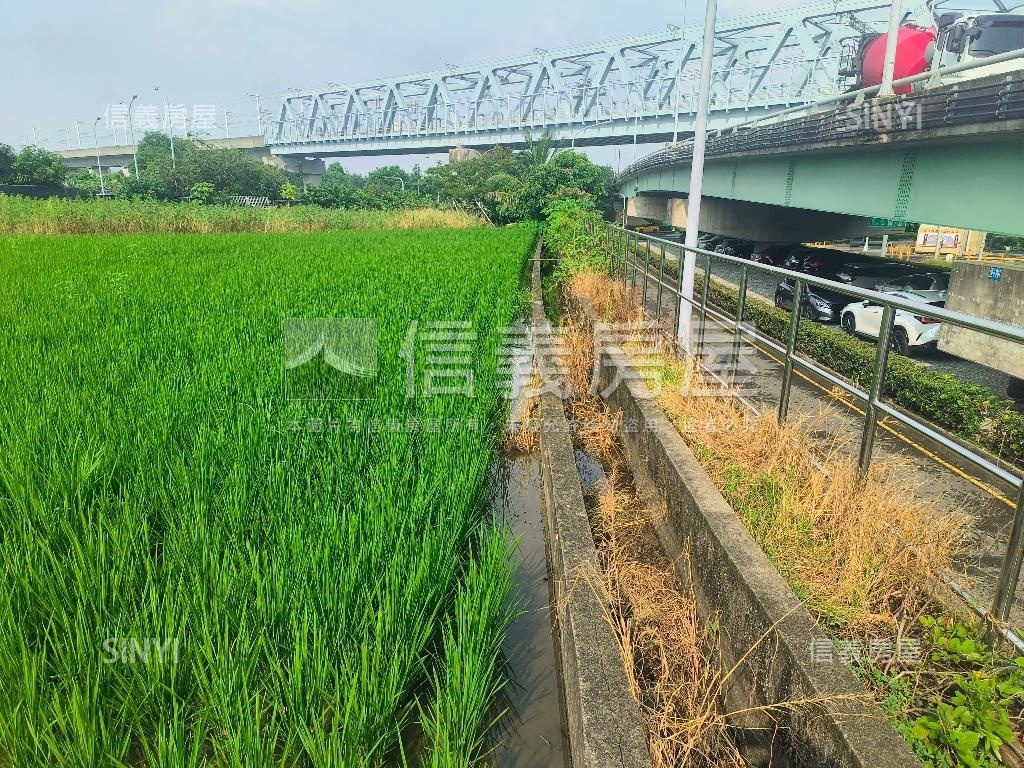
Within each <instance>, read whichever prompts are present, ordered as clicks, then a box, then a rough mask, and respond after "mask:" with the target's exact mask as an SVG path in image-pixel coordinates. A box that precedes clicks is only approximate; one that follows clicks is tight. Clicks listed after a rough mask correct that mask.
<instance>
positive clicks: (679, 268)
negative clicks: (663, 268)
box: [672, 246, 685, 339]
mask: <svg viewBox="0 0 1024 768" xmlns="http://www.w3.org/2000/svg"><path fill="white" fill-rule="evenodd" d="M684 247H685V246H683V247H680V249H679V253H678V254H676V290H675V294H676V300H675V302H674V303H675V305H676V314H675V320H674V321H673V323H672V338H674V339H677V338H679V315H680V313H681V312H682V309H683V298H682V297H683V248H684Z"/></svg>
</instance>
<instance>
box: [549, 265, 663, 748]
mask: <svg viewBox="0 0 1024 768" xmlns="http://www.w3.org/2000/svg"><path fill="white" fill-rule="evenodd" d="M539 256H540V246H538V249H537V253H536V254H535V257H534V267H533V316H532V324H533V328H534V331H535V333H536V332H537V330H538V329H542V328H544V327H546V326H547V323H548V320H547V317H546V316H545V313H544V303H543V299H542V297H541V290H540V260H539ZM537 364H538V366H540V367H541V370H544V369H546V368H547V366H548V365H550V364H551V361H550V360H548V359H545V358H543V357H539V358H538V360H537ZM538 417H539V420H540V424H541V429H540V455H541V483H542V487H543V491H544V522H545V529H546V533H547V542H548V546H547V551H548V573H549V574H550V576H551V580H552V583H553V586H554V590H553V591H554V595H555V615H556V619H557V622H558V635H559V657H560V662H561V668H562V684H563V693H564V695H565V708H566V720H567V722H568V725H569V750H570V754H571V758H572V765H573V768H650V766H651V757H650V752H649V750H648V747H647V737H646V732H645V730H644V726H643V723H642V720H641V718H640V712H639V709H638V707H637V704H636V702H635V701H634V699H633V696H632V694H631V693H630V689H629V681H628V679H627V677H626V671H625V669H624V668H623V661H622V656H621V653H620V650H619V644H618V641H617V640H616V638H615V636H614V635H613V634H612V629H611V626H610V625H609V624H608V622H607V620H606V618H605V617H606V613H607V610H608V608H607V606H606V605H605V604H604V602H603V600H601V599H599V598H598V593H597V590H596V584H597V581H596V580H597V579H598V574H599V573H600V565H599V562H598V559H597V550H596V548H595V546H594V541H593V537H592V534H591V530H590V520H589V518H588V516H587V510H586V507H585V506H584V502H583V490H582V488H581V486H580V477H579V472H578V470H577V468H576V459H575V454H574V452H573V446H572V440H571V435H570V433H569V425H568V422H567V420H566V418H565V408H564V404H563V402H562V400H561V398H560V397H559V396H558V395H557V394H553V393H547V394H543V395H542V396H541V397H540V399H539V403H538Z"/></svg>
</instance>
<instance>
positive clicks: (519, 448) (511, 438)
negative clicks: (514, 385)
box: [503, 371, 540, 456]
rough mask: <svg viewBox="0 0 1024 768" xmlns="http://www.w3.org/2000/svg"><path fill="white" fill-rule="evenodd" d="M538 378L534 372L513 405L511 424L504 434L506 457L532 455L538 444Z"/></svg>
mask: <svg viewBox="0 0 1024 768" xmlns="http://www.w3.org/2000/svg"><path fill="white" fill-rule="evenodd" d="M539 386H540V376H538V375H537V372H536V371H534V372H533V375H532V377H531V380H530V386H529V387H528V388H527V389H526V391H525V392H523V394H522V396H521V397H520V398H519V399H518V400H517V401H516V402H515V403H513V406H512V415H511V424H510V425H509V430H508V432H506V433H505V443H504V446H503V448H504V453H505V454H507V455H511V456H514V455H525V454H529V453H533V452H534V451H535V450H536V449H537V446H538V445H539V443H540V432H539V429H538V427H539V425H538V423H537V406H538V399H537V392H538V387H539Z"/></svg>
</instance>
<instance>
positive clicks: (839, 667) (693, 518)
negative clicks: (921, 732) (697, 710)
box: [600, 350, 919, 768]
mask: <svg viewBox="0 0 1024 768" xmlns="http://www.w3.org/2000/svg"><path fill="white" fill-rule="evenodd" d="M600 376H601V385H602V388H603V389H604V391H605V399H606V402H607V403H608V405H609V406H610V407H612V408H613V409H614V410H617V411H620V412H622V414H623V419H622V424H623V428H622V429H621V432H620V437H621V439H622V441H623V444H624V445H625V448H626V451H627V454H628V457H629V461H630V464H631V466H632V469H633V471H634V473H635V476H636V481H637V483H638V485H639V486H640V487H641V488H643V490H644V491H645V492H646V493H647V494H648V495H649V497H650V498H651V499H652V502H653V503H654V504H656V505H657V504H661V505H664V508H665V509H666V510H667V516H666V519H665V521H664V522H663V523H662V524H661V525H660V526H659V530H658V535H659V537H660V538H661V543H662V546H663V547H664V549H665V551H666V553H667V554H668V555H669V557H670V558H674V559H675V562H676V563H677V571H678V575H679V577H680V578H681V579H683V580H684V582H692V584H693V586H694V592H695V593H696V596H697V599H698V604H699V608H700V610H701V613H702V615H703V616H704V617H713V616H718V617H719V618H720V622H721V633H722V638H723V640H722V655H723V658H724V660H725V664H726V665H727V666H731V665H732V664H733V663H735V662H736V661H738V660H739V659H740V658H741V657H742V656H743V655H744V654H746V653H747V652H748V651H749V650H750V649H753V650H752V651H750V655H749V656H748V658H747V660H746V661H745V662H744V663H743V664H742V665H741V666H740V668H739V669H738V671H737V673H736V675H735V678H734V680H733V681H732V684H731V686H730V689H729V691H728V693H727V704H728V705H729V708H730V710H731V711H735V710H737V709H741V708H745V707H748V706H754V707H757V706H761V705H764V704H769V703H777V702H786V701H798V700H818V701H823V700H827V699H831V701H825V703H823V704H820V705H818V706H814V707H810V708H808V707H802V708H797V709H795V710H793V711H792V712H785V713H779V714H780V716H779V717H777V718H776V719H777V720H778V722H779V724H781V725H782V726H783V727H784V728H785V731H783V732H780V733H779V734H777V735H775V737H774V738H775V744H774V745H772V749H771V751H772V752H773V753H775V754H776V755H777V754H778V753H779V752H780V746H781V747H782V750H781V751H785V752H789V753H790V754H791V757H792V764H795V765H807V766H823V767H824V766H830V767H832V766H842V767H843V768H846V767H849V768H854V767H857V768H888V767H890V766H917V765H919V763H918V762H917V760H916V758H915V757H914V755H913V754H912V753H911V751H910V749H909V748H908V747H907V745H906V743H905V742H904V741H903V739H902V738H901V737H900V736H899V735H898V734H897V733H896V732H895V731H894V730H893V729H892V727H891V726H890V724H889V722H888V720H887V719H886V718H885V716H884V714H883V713H882V712H881V710H880V709H878V707H876V706H874V705H873V704H868V703H865V702H864V700H863V699H860V700H856V699H855V698H854V697H858V696H859V697H863V695H864V688H863V686H862V685H861V684H860V683H859V682H858V681H857V679H856V678H855V677H854V676H853V674H852V672H850V670H849V669H848V668H847V667H846V666H845V665H843V664H842V663H841V662H840V661H838V660H833V661H824V662H823V661H818V660H816V659H815V654H814V653H812V648H816V647H820V646H816V645H815V644H816V643H817V642H820V641H821V640H822V639H824V638H825V637H826V636H825V634H824V633H823V632H822V631H821V630H820V629H819V628H818V626H817V624H816V622H815V621H814V619H813V618H812V617H811V615H810V614H809V613H808V612H807V611H806V609H804V608H803V607H802V606H801V604H800V602H799V601H798V600H797V598H796V596H795V595H794V594H793V590H792V589H791V588H790V586H789V585H788V584H787V583H786V581H785V580H784V579H783V578H782V576H781V575H780V574H779V572H778V571H777V570H776V569H775V567H774V566H773V565H772V563H771V562H770V561H769V560H768V558H767V556H766V555H765V554H764V552H763V551H762V550H761V548H760V547H759V546H758V544H757V543H756V542H755V541H754V539H753V538H752V537H751V536H750V534H749V532H748V531H747V529H746V528H745V527H744V525H743V523H742V522H741V520H740V519H739V516H738V515H737V514H736V512H735V511H734V510H733V509H732V508H731V507H730V506H729V504H728V503H727V502H726V500H725V498H724V497H723V496H722V495H721V493H719V491H718V489H717V488H716V487H715V485H714V484H713V483H712V481H711V479H710V478H709V477H708V475H707V473H705V472H704V470H703V468H702V467H701V466H700V464H699V462H698V461H697V458H696V457H695V456H694V455H693V453H692V452H691V451H690V449H689V448H688V447H687V445H686V443H685V442H684V441H683V439H682V437H681V436H680V435H679V433H678V431H677V430H676V428H675V426H674V425H673V424H672V423H671V422H670V421H669V419H668V417H667V416H666V415H665V413H664V412H663V411H662V409H661V407H660V406H659V405H658V403H657V402H656V401H654V400H653V398H652V396H651V394H650V391H649V390H648V388H647V387H646V385H644V384H643V383H642V382H641V381H639V380H638V378H637V376H636V374H635V372H633V371H632V369H631V368H630V366H629V365H628V363H627V362H626V361H625V360H624V359H623V358H622V357H620V356H617V355H615V354H613V353H612V352H609V351H607V350H606V351H603V352H602V353H601V366H600ZM635 427H638V428H635ZM687 552H688V553H689V555H690V560H689V563H690V564H689V565H688V563H687V558H685V557H682V556H681V555H683V554H684V553H687ZM691 573H692V579H691V578H690V577H691ZM762 638H764V639H762ZM829 647H830V646H829ZM836 697H839V698H836ZM843 697H846V698H843ZM752 719H753V720H754V722H751V718H747V719H745V720H743V721H741V722H740V724H741V725H744V726H748V725H755V726H756V725H765V726H768V727H769V730H768V731H767V732H766V733H767V734H768V735H769V736H772V733H773V732H772V730H771V726H772V723H771V722H770V721H768V719H767V718H765V717H763V716H762V717H759V718H752ZM757 720H760V721H761V722H756V721H757Z"/></svg>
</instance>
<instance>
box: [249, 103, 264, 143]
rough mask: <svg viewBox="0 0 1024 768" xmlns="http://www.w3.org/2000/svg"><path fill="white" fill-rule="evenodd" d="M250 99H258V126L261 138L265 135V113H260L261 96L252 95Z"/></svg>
mask: <svg viewBox="0 0 1024 768" xmlns="http://www.w3.org/2000/svg"><path fill="white" fill-rule="evenodd" d="M249 98H250V99H256V126H257V129H258V130H259V133H260V136H262V135H263V113H262V112H261V111H260V95H259V94H258V93H250V94H249Z"/></svg>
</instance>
